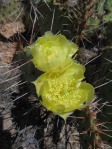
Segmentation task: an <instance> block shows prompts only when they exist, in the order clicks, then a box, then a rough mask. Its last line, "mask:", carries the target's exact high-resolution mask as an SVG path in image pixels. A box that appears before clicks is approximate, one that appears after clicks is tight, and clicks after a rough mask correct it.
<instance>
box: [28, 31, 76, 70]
mask: <svg viewBox="0 0 112 149" xmlns="http://www.w3.org/2000/svg"><path fill="white" fill-rule="evenodd" d="M29 48H30V49H31V53H32V56H33V63H34V65H35V66H36V67H37V68H38V69H39V70H41V71H43V72H46V71H51V70H52V69H55V68H58V67H60V66H61V65H62V64H64V62H66V61H67V59H70V58H71V57H72V56H73V55H74V54H75V53H76V52H77V50H78V46H77V45H76V44H75V43H73V42H71V41H69V40H67V39H66V37H65V36H63V35H61V34H59V35H53V34H52V33H51V32H46V33H45V35H44V36H42V37H39V38H38V40H37V41H36V42H35V43H34V44H33V45H31V46H29Z"/></svg>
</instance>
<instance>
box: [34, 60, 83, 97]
mask: <svg viewBox="0 0 112 149" xmlns="http://www.w3.org/2000/svg"><path fill="white" fill-rule="evenodd" d="M64 65H65V67H64V68H63V67H62V66H60V68H59V69H54V70H53V71H50V72H46V73H44V74H43V75H41V76H40V77H39V78H38V79H37V80H36V81H34V82H33V83H34V84H35V86H36V89H37V90H36V92H37V94H38V96H40V95H41V93H40V92H41V86H42V85H43V84H44V82H45V81H46V80H47V79H49V78H50V79H54V78H61V79H62V80H63V79H65V80H66V79H69V78H70V80H71V81H72V79H73V80H76V81H77V82H80V81H82V80H83V79H84V72H85V67H84V66H83V65H81V64H78V63H77V62H76V61H74V60H72V59H70V60H68V61H66V63H65V64H64Z"/></svg>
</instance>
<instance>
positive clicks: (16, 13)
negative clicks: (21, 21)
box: [0, 0, 22, 23]
mask: <svg viewBox="0 0 112 149" xmlns="http://www.w3.org/2000/svg"><path fill="white" fill-rule="evenodd" d="M21 11H22V7H21V2H19V1H17V0H0V23H6V22H9V21H14V20H16V19H18V17H20V15H21V14H22V12H21Z"/></svg>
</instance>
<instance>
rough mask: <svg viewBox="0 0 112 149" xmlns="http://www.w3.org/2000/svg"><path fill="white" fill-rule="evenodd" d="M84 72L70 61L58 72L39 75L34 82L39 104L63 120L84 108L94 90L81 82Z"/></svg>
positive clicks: (81, 67)
mask: <svg viewBox="0 0 112 149" xmlns="http://www.w3.org/2000/svg"><path fill="white" fill-rule="evenodd" d="M84 71H85V69H84V66H82V65H80V64H78V63H76V62H74V61H73V60H71V63H68V64H67V65H66V67H65V68H63V69H60V71H54V72H46V73H44V74H43V75H41V76H40V77H39V78H38V79H37V80H36V81H35V82H34V84H35V86H36V91H37V94H38V95H39V96H41V97H42V101H41V104H42V105H43V106H44V107H45V108H46V109H48V110H50V111H52V112H53V113H55V114H57V115H59V116H61V117H62V118H63V119H66V118H67V117H68V115H69V114H70V113H71V112H73V111H74V110H76V109H81V108H84V107H86V106H87V105H88V104H89V103H90V102H91V101H92V99H93V97H94V88H93V87H92V85H90V84H88V83H85V82H81V81H82V80H83V78H84V75H83V74H84Z"/></svg>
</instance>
